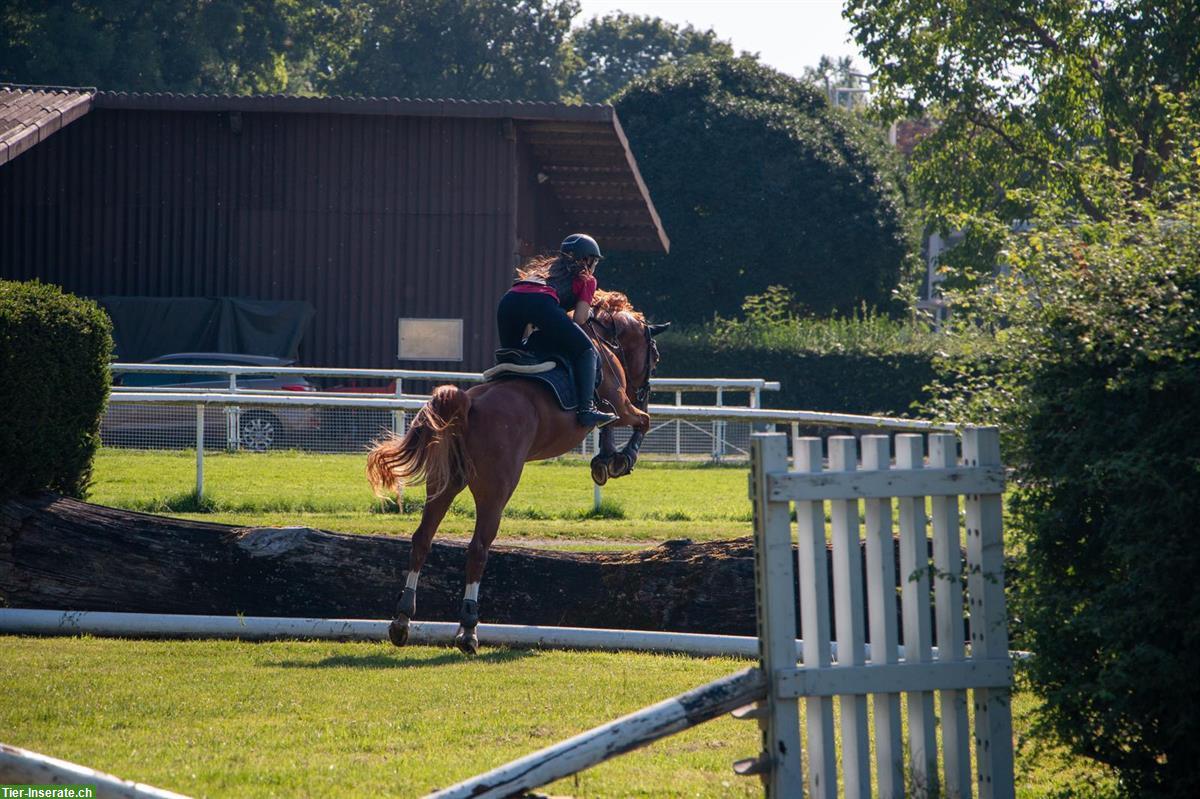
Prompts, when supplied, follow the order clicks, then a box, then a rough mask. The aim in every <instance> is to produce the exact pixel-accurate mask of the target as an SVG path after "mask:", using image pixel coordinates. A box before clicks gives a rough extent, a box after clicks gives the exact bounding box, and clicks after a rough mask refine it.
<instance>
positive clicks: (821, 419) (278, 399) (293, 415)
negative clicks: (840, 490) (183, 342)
mask: <svg viewBox="0 0 1200 799" xmlns="http://www.w3.org/2000/svg"><path fill="white" fill-rule="evenodd" d="M427 399H428V398H427V397H425V396H416V395H406V396H401V397H389V396H371V395H361V394H358V395H351V394H341V395H332V396H331V395H329V394H322V393H318V392H289V391H283V392H272V393H254V392H247V393H237V394H233V393H229V392H217V391H201V392H194V391H193V392H188V391H178V392H176V391H161V390H160V391H128V390H126V391H114V392H113V393H112V394H111V395H110V396H109V410H108V412H107V413H106V415H105V419H104V420H103V421H102V423H101V432H102V435H105V436H106V437H107V438H108V440H109V441H110V442H111V441H112V440H113V438H114V437H115V436H116V435H117V434H118V433H119V431H120V425H119V424H118V423H117V422H115V421H114V419H119V420H121V424H124V425H126V426H128V427H131V428H133V431H134V432H135V433H139V434H140V433H142V432H144V431H145V430H146V429H148V428H151V429H152V428H153V426H154V423H155V420H161V419H164V418H166V419H168V421H169V422H170V424H171V425H172V429H173V430H174V431H176V438H175V439H174V440H175V444H176V446H188V445H189V444H190V445H191V446H193V447H194V448H195V452H196V494H197V495H198V496H202V495H203V494H204V456H205V449H206V448H212V446H213V445H214V443H217V442H219V441H220V440H221V438H220V437H219V436H218V437H217V438H216V439H215V440H214V438H213V437H212V435H211V433H212V432H213V424H214V421H215V420H217V419H219V418H220V415H221V412H222V410H224V411H225V412H226V413H228V412H229V411H230V410H231V409H236V411H237V413H238V416H239V419H240V420H242V421H239V422H238V424H242V422H243V421H245V420H253V419H256V418H260V417H256V416H254V415H252V410H253V409H270V410H271V411H272V416H271V418H272V419H276V418H277V417H278V418H286V419H297V418H300V419H303V418H306V417H305V416H303V415H302V414H303V412H304V411H312V410H313V409H328V408H333V409H349V410H358V411H373V412H375V414H376V416H380V415H381V416H380V418H378V419H377V420H376V421H377V423H378V426H377V427H376V428H375V429H374V430H373V432H372V433H371V434H370V435H369V436H367V438H366V441H369V440H370V439H371V438H375V437H378V436H379V435H381V434H383V433H385V432H386V431H387V430H388V429H389V427H390V428H391V429H394V430H400V431H402V430H403V429H404V417H403V416H402V415H401V414H403V413H405V412H408V411H416V410H419V409H420V408H421V407H422V406H423V405H424V404H425V402H426V400H427ZM122 407H128V408H155V407H158V408H163V409H174V410H170V411H167V412H165V413H162V414H161V415H159V416H156V417H151V421H149V422H148V421H147V419H146V417H145V415H143V416H142V417H140V418H139V417H137V416H136V415H133V414H131V415H130V416H127V417H123V416H121V414H120V412H119V411H118V410H116V409H120V408H122ZM246 409H251V411H247V410H246ZM214 411H215V412H214ZM649 411H650V415H651V418H652V419H655V420H656V423H657V424H659V425H662V424H664V423H670V422H678V423H683V424H691V425H698V423H700V422H708V423H712V424H726V423H729V422H742V423H744V424H746V426H747V428H748V429H749V428H752V427H754V426H757V427H760V428H761V427H763V426H767V425H779V424H784V425H791V426H792V428H793V430H797V429H798V428H799V427H800V426H801V425H804V426H818V427H821V426H824V427H837V428H854V429H866V430H891V431H896V430H951V429H953V427H954V426H953V425H939V424H935V423H933V422H927V421H922V420H919V419H893V418H888V417H879V416H858V415H854V414H844V413H824V412H821V411H790V410H777V409H768V408H748V407H738V406H687V405H651V406H650V407H649ZM285 412H286V413H287V414H288V415H286V416H285ZM389 420H390V422H391V424H390V425H389ZM184 426H187V427H189V428H190V429H191V431H194V432H192V433H191V434H190V435H188V436H186V437H185V436H183V435H182V434H181V433H180V431H181V428H182V427H184ZM217 427H218V432H219V430H220V429H221V428H222V427H223V426H222V425H219V424H218V425H217ZM595 440H596V437H595V436H593V441H595ZM364 443H365V442H364ZM620 443H621V441H620V438H618V445H619V444H620ZM217 446H220V445H219V443H218V444H217ZM593 447H595V444H593ZM361 450H362V446H361V445H360V446H359V447H357V451H361ZM593 502H594V504H595V505H596V506H597V507H599V504H600V502H601V494H600V489H599V487H597V488H596V490H595V491H594V492H593Z"/></svg>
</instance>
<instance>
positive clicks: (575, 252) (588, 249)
mask: <svg viewBox="0 0 1200 799" xmlns="http://www.w3.org/2000/svg"><path fill="white" fill-rule="evenodd" d="M558 249H559V250H560V251H561V252H562V254H563V255H566V256H569V257H571V258H573V259H574V260H576V261H581V260H583V259H584V258H595V259H596V260H597V261H599V260H600V259H602V258H603V257H604V256H603V255H601V254H600V245H599V244H597V243H596V240H595V239H593V238H592V237H591V236H589V235H588V234H586V233H572V234H571V235H570V236H567V237H566V238H565V239H563V243H562V244H561V245H560V246H559V248H558Z"/></svg>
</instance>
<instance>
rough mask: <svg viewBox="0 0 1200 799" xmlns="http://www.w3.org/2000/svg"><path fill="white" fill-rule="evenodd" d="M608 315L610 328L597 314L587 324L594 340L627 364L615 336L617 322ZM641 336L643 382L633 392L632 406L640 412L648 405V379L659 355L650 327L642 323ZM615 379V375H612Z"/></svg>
mask: <svg viewBox="0 0 1200 799" xmlns="http://www.w3.org/2000/svg"><path fill="white" fill-rule="evenodd" d="M604 313H607V314H608V320H609V323H610V325H611V326H610V327H607V328H606V327H605V325H604V324H603V323H602V322H601V321H600V316H599V314H593V315H592V317H591V319H589V320H588V324H590V325H591V326H592V333H593V334H594V335H595V337H596V340H597V341H599V342H601V343H603V344H604V346H606V347H608V348H609V349H610V350H612V352H613V355H615V356H616V358H617V360H618V361H620V362H621V363H623V364H624V363H628V361H627V359H626V358H625V348H624V347H622V346H621V337H620V336H619V335H617V322H616V319H615V318H614V316H615V315H614V314H613V312H612V311H605V312H604ZM642 335H643V336H645V337H646V364H645V369H644V372H645V375H646V379H645V382H643V383H642V385H640V386H639V387H638V388H637V390H636V391H635V392H634V398H633V399H634V404H635V405H636V406H637V407H638V408H639V409H640V410H642V411H645V410H646V407H647V406H648V405H649V404H650V378H651V377H652V376H653V375H654V370H655V368H656V367H657V366H658V361H659V354H658V345H657V344H655V343H654V336H652V335H650V325H648V324H646V323H645V322H642ZM613 379H614V380H615V379H616V375H613Z"/></svg>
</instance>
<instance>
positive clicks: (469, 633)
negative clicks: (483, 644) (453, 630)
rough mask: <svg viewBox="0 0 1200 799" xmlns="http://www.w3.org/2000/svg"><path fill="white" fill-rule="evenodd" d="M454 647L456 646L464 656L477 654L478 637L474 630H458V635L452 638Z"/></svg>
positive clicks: (460, 628)
mask: <svg viewBox="0 0 1200 799" xmlns="http://www.w3.org/2000/svg"><path fill="white" fill-rule="evenodd" d="M454 645H455V646H457V647H458V648H459V649H460V650H461V651H462V653H463V654H464V655H478V654H479V636H478V635H476V634H475V630H474V628H472V629H471V630H465V629H463V628H462V627H459V628H458V635H456V636H454Z"/></svg>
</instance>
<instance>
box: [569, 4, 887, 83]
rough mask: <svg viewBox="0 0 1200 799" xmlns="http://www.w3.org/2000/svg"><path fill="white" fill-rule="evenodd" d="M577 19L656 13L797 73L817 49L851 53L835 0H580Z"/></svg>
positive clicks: (859, 59)
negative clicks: (615, 13) (711, 33)
mask: <svg viewBox="0 0 1200 799" xmlns="http://www.w3.org/2000/svg"><path fill="white" fill-rule="evenodd" d="M580 5H582V6H583V12H582V13H581V14H580V15H579V16H578V17H576V18H575V23H576V24H577V25H578V24H581V23H583V22H586V21H587V20H589V19H591V18H592V17H595V16H603V15H604V14H607V13H609V12H612V11H624V12H626V13H628V14H641V15H649V16H654V17H662V18H663V19H665V20H667V21H668V22H674V23H675V24H677V25H683V24H687V23H691V24H692V26H693V27H696V28H699V29H701V30H705V29H708V28H712V29H713V30H714V31H716V33H717V36H718V37H720V38H722V39H726V40H728V41H730V42H732V43H733V49H734V51H735V52H738V53H740V52H741V51H743V50H746V51H748V52H751V53H754V52H757V53H758V54H759V57H760V58H761V59H762V60H763V62H764V63H766V64H769V65H770V66H772V67H774V68H775V69H778V70H779V71H780V72H786V73H788V74H789V75H797V76H798V75H800V74H801V73H802V72H803V71H804V68H805V67H806V66H815V65H816V63H817V59H819V58H820V57H821V56H822V55H830V56H843V55H849V56H853V57H854V60H855V63H856V65H857V66H859V67H863V66H864V64H865V62H864V60H863V59H862V57H861V56H860V55H859V54H858V48H857V47H855V46H854V44H852V43H851V41H850V25H849V23H847V22H846V20H844V19H842V2H841V0H580Z"/></svg>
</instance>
